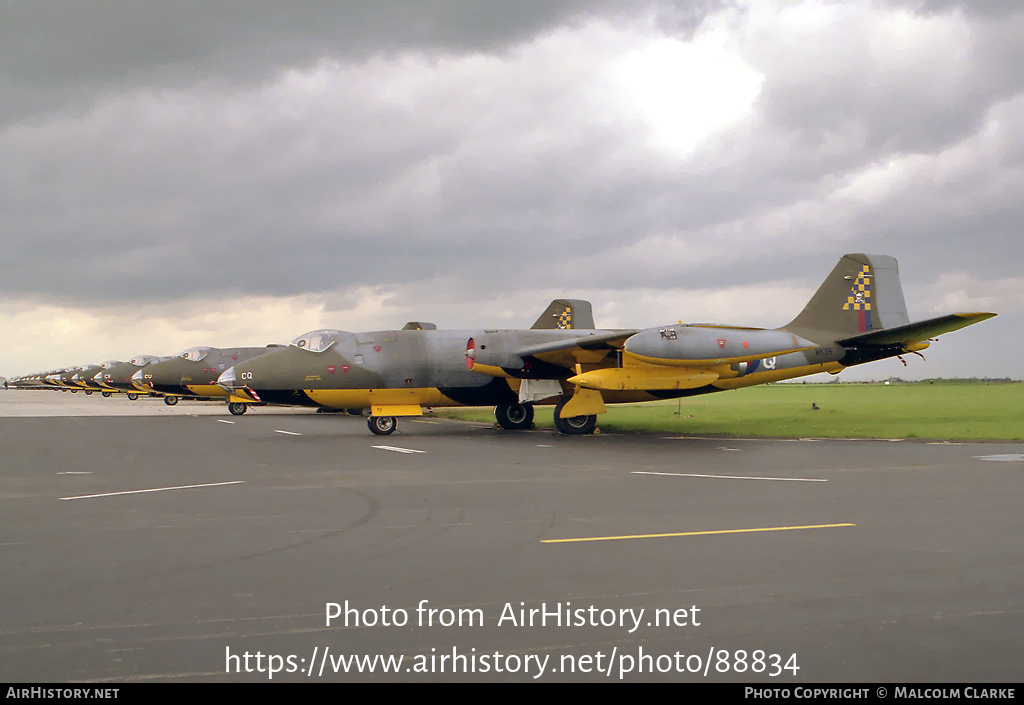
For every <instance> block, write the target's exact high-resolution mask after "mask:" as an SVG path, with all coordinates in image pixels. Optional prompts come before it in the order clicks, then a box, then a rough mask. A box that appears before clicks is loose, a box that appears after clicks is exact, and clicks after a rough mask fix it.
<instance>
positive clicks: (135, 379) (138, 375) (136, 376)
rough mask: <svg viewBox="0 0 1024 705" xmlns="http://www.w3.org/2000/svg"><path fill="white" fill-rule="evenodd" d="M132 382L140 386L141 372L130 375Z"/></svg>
mask: <svg viewBox="0 0 1024 705" xmlns="http://www.w3.org/2000/svg"><path fill="white" fill-rule="evenodd" d="M132 382H136V383H138V384H142V370H139V371H138V372H136V373H135V374H133V375H132Z"/></svg>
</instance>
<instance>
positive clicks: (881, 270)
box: [782, 254, 910, 343]
mask: <svg viewBox="0 0 1024 705" xmlns="http://www.w3.org/2000/svg"><path fill="white" fill-rule="evenodd" d="M909 323H910V318H909V317H908V316H907V304H906V301H905V300H904V298H903V287H902V286H901V285H900V275H899V268H898V267H897V264H896V260H895V259H894V258H892V257H888V256H886V255H866V254H848V255H843V257H842V258H841V259H840V260H839V264H837V265H836V266H835V269H833V270H832V273H831V274H829V275H828V277H827V278H826V279H825V281H824V282H823V283H822V285H821V286H820V287H818V290H817V291H816V292H815V293H814V296H812V297H811V300H810V301H809V302H808V303H807V305H806V306H805V307H804V310H803V311H801V312H800V315H799V316H797V317H796V318H794V319H793V320H792V321H790V322H789V323H788V324H786V325H785V326H783V327H782V329H783V330H785V331H787V332H789V333H794V334H796V335H798V336H800V337H801V338H807V339H808V340H813V341H815V342H817V343H826V342H831V341H833V340H838V339H843V338H851V337H854V336H858V335H861V334H864V333H870V332H872V331H880V330H885V329H890V328H898V327H900V326H906V325H908V324H909Z"/></svg>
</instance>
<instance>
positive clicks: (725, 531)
mask: <svg viewBox="0 0 1024 705" xmlns="http://www.w3.org/2000/svg"><path fill="white" fill-rule="evenodd" d="M841 526H857V525H856V524H813V525H811V526H768V527H764V528H760V529H722V530H719V531H684V532H680V533H676V534H636V535H633V536H593V537H589V538H578V539H542V540H541V543H580V542H583V541H624V540H626V539H662V538H667V537H669V536H711V535H713V534H752V533H755V532H761V531H800V530H802V529H835V528H838V527H841Z"/></svg>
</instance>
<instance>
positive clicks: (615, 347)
mask: <svg viewBox="0 0 1024 705" xmlns="http://www.w3.org/2000/svg"><path fill="white" fill-rule="evenodd" d="M994 315H995V314H994V313H956V314H950V315H947V316H941V317H939V318H933V319H929V320H925V321H920V322H917V323H910V319H909V317H908V315H907V309H906V303H905V301H904V298H903V290H902V287H901V285H900V281H899V273H898V268H897V264H896V260H895V259H893V258H892V257H888V256H884V255H866V254H848V255H844V256H843V257H842V258H841V259H840V261H839V263H838V264H837V265H836V267H835V268H834V269H833V270H832V272H831V274H829V276H828V277H827V278H826V279H825V281H824V283H823V284H822V285H821V286H820V287H819V289H818V290H817V292H816V293H815V294H814V296H813V297H812V298H811V300H810V302H809V303H808V304H807V306H806V307H805V308H804V309H803V311H802V312H801V313H800V314H799V315H798V316H797V317H796V318H795V319H793V320H792V321H791V322H789V323H788V324H786V325H784V326H782V327H781V328H776V329H771V330H766V329H761V328H749V327H739V326H728V325H719V324H681V323H680V324H671V325H666V326H659V327H655V328H648V329H643V330H640V329H630V330H597V329H594V328H593V319H592V316H591V309H590V304H589V303H587V302H585V301H576V300H564V299H563V300H557V301H554V302H552V304H551V306H550V307H549V308H548V310H547V311H545V314H544V315H542V316H541V318H540V319H539V320H538V321H537V323H536V324H535V325H534V328H533V329H531V330H528V331H523V330H468V331H431V330H422V331H378V332H370V333H346V332H343V331H336V330H320V331H314V332H312V333H307V334H306V335H304V336H301V337H299V338H297V339H296V340H295V341H293V342H292V344H291V345H290V346H289V347H288V348H286V349H284V350H281V351H277V352H272V353H269V354H267V355H261V356H260V357H257V358H254V359H252V360H250V361H248V362H247V363H245V364H242V365H236V366H235V367H233V368H232V369H230V370H228V371H226V372H225V373H224V374H223V375H221V377H220V378H219V379H218V384H221V385H223V386H225V387H226V388H228V389H230V390H231V392H232V395H233V396H232V398H233V399H237V400H240V401H245V400H252V401H266V402H271V403H290V404H297V403H310V402H312V403H314V404H318V405H322V406H329V407H337V408H343V407H363V408H365V407H369V408H370V409H371V416H370V418H369V421H368V423H369V426H370V430H371V431H373V432H374V433H376V434H388V433H391V432H393V431H394V430H395V428H396V426H397V422H396V417H398V416H414V415H419V414H421V413H422V407H423V406H455V405H469V406H484V405H486V406H491V405H493V406H495V415H496V417H497V421H498V423H499V424H500V425H501V426H502V427H503V428H507V429H513V430H514V429H522V428H529V426H530V424H531V422H532V419H533V405H534V404H554V405H555V411H554V421H555V426H556V428H557V429H558V430H559V431H561V432H562V433H564V434H584V433H592V432H593V430H594V428H595V426H596V423H597V415H598V414H601V413H604V412H605V411H606V404H608V403H625V402H637V401H653V400H657V399H671V398H677V397H684V396H692V395H697V394H707V393H710V392H718V391H724V390H727V389H738V388H741V387H748V386H753V385H757V384H764V383H766V382H775V381H779V380H784V379H792V378H795V377H801V376H805V375H810V374H816V373H819V372H832V373H838V372H840V371H842V370H843V369H845V368H846V367H850V366H853V365H859V364H863V363H865V362H871V361H874V360H881V359H884V358H888V357H895V356H898V355H902V354H905V353H919V352H920V351H921V350H924V349H925V348H927V347H928V345H929V341H930V339H932V338H934V337H935V336H937V335H939V334H941V333H946V332H950V331H954V330H958V329H960V328H963V327H965V326H968V325H971V324H973V323H977V322H979V321H983V320H985V319H987V318H991V317H992V316H994ZM304 400H306V401H304Z"/></svg>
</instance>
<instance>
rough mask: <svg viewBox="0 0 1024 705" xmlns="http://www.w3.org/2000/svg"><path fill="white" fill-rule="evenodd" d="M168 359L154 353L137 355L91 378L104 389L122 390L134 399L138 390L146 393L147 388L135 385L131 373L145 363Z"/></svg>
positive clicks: (150, 363)
mask: <svg viewBox="0 0 1024 705" xmlns="http://www.w3.org/2000/svg"><path fill="white" fill-rule="evenodd" d="M170 359H171V358H170V357H157V356H156V355H139V356H138V357H133V358H132V359H131V360H129V361H128V362H122V363H120V364H117V365H114V366H113V367H110V368H107V369H104V370H102V371H101V372H100V373H99V374H97V375H96V376H95V377H94V378H93V379H95V381H97V382H99V383H100V384H101V385H103V387H104V388H105V390H106V391H111V392H123V393H125V394H127V395H128V398H129V399H130V400H131V401H135V400H136V399H138V398H139V393H140V392H147V393H148V390H145V389H142V388H141V387H137V386H135V384H134V383H133V382H132V375H134V374H135V373H136V372H138V371H139V370H140V369H142V368H143V367H146V366H147V365H152V364H155V363H157V362H161V361H163V360H170Z"/></svg>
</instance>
